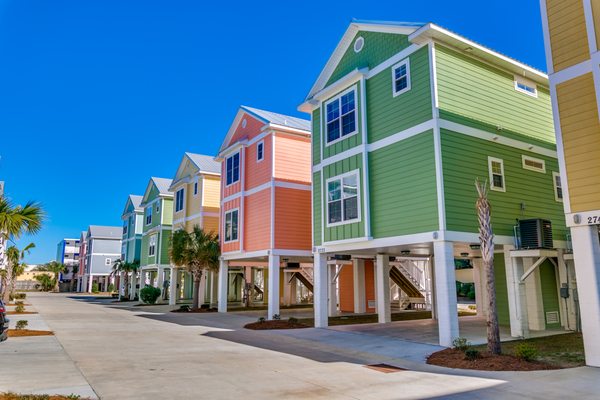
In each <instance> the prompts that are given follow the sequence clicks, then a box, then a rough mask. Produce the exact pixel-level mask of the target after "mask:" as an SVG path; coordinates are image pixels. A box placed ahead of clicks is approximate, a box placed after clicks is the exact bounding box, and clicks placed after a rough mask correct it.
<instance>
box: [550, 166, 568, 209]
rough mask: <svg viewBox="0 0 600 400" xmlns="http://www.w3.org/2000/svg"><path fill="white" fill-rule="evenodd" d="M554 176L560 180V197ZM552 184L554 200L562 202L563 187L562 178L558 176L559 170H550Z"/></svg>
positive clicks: (563, 196)
mask: <svg viewBox="0 0 600 400" xmlns="http://www.w3.org/2000/svg"><path fill="white" fill-rule="evenodd" d="M556 177H558V178H559V180H560V191H561V194H562V198H561V197H558V185H557V184H556ZM552 186H553V187H554V200H556V201H557V202H559V203H562V202H563V201H564V198H565V191H564V189H563V180H562V177H561V176H560V172H556V171H552Z"/></svg>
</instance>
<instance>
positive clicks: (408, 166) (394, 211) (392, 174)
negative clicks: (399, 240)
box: [369, 131, 438, 238]
mask: <svg viewBox="0 0 600 400" xmlns="http://www.w3.org/2000/svg"><path fill="white" fill-rule="evenodd" d="M369 171H370V174H369V175H370V183H369V185H370V191H371V197H370V199H371V227H372V232H371V234H372V236H373V237H374V238H381V237H389V236H399V235H408V234H412V233H418V232H428V231H434V230H437V229H438V211H437V210H438V209H437V190H436V180H435V157H434V146H433V132H432V131H428V132H424V133H421V134H419V135H416V136H413V137H410V138H408V139H406V140H403V141H401V142H397V143H394V144H393V145H391V146H387V147H384V148H382V149H380V150H376V151H373V152H371V153H369Z"/></svg>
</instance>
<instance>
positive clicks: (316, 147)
mask: <svg viewBox="0 0 600 400" xmlns="http://www.w3.org/2000/svg"><path fill="white" fill-rule="evenodd" d="M311 136H312V153H313V160H312V162H313V165H316V164H318V163H319V162H321V108H317V109H316V110H313V112H312V135H311Z"/></svg>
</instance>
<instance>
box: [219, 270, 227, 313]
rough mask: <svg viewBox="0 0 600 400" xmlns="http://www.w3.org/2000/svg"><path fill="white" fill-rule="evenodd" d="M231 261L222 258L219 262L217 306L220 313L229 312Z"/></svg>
mask: <svg viewBox="0 0 600 400" xmlns="http://www.w3.org/2000/svg"><path fill="white" fill-rule="evenodd" d="M228 278H229V263H228V262H227V261H226V260H221V262H220V263H219V287H218V300H217V308H218V311H219V312H220V313H225V312H227V287H228V286H229V282H228Z"/></svg>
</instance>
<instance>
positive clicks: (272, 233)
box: [269, 135, 312, 248]
mask: <svg viewBox="0 0 600 400" xmlns="http://www.w3.org/2000/svg"><path fill="white" fill-rule="evenodd" d="M311 148H312V143H311ZM271 159H272V161H271V182H270V183H271V185H270V186H271V189H270V190H271V193H270V195H271V210H270V213H271V215H270V216H269V219H270V221H269V225H270V226H269V243H270V247H271V248H273V247H275V185H274V180H275V135H273V136H272V137H271Z"/></svg>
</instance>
